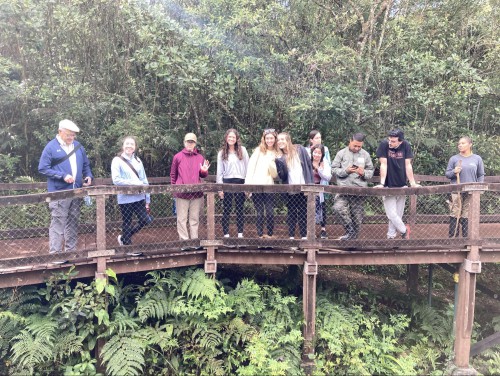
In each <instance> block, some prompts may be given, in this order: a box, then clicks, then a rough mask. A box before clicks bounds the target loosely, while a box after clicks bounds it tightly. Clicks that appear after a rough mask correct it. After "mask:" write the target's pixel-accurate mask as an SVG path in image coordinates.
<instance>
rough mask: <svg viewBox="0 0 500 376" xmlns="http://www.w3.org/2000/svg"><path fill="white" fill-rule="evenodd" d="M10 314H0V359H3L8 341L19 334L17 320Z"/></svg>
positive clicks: (7, 349) (6, 351)
mask: <svg viewBox="0 0 500 376" xmlns="http://www.w3.org/2000/svg"><path fill="white" fill-rule="evenodd" d="M15 316H16V315H14V314H12V313H11V312H8V311H7V312H0V359H5V357H6V355H7V353H8V351H9V346H10V341H11V340H12V338H13V337H14V336H16V335H17V334H18V333H19V320H18V319H16V318H15Z"/></svg>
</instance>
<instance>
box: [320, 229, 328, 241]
mask: <svg viewBox="0 0 500 376" xmlns="http://www.w3.org/2000/svg"><path fill="white" fill-rule="evenodd" d="M319 237H320V238H321V239H328V236H327V235H326V231H325V230H321V233H320V235H319Z"/></svg>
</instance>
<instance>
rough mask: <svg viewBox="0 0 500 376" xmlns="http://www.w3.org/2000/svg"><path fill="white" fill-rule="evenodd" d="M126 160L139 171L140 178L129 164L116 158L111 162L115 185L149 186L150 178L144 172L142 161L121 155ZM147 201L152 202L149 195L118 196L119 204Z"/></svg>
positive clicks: (112, 177)
mask: <svg viewBox="0 0 500 376" xmlns="http://www.w3.org/2000/svg"><path fill="white" fill-rule="evenodd" d="M121 156H122V157H123V158H125V159H126V160H127V161H128V162H129V163H130V164H131V165H132V166H133V167H134V168H135V170H136V171H137V173H138V174H139V176H137V175H136V174H135V172H134V171H132V169H131V168H130V166H129V165H127V163H125V161H124V160H123V159H121V158H120V157H114V158H113V161H112V162H111V179H112V180H113V184H114V185H149V182H148V178H147V177H146V171H145V170H144V165H143V164H142V161H141V160H140V159H137V158H135V157H134V156H133V155H132V157H131V158H129V157H127V155H126V154H125V153H123V154H122V155H121ZM144 199H145V200H146V203H147V204H149V203H150V201H151V198H150V195H149V193H148V194H130V195H127V194H119V195H117V201H118V204H130V203H132V202H137V201H141V200H144Z"/></svg>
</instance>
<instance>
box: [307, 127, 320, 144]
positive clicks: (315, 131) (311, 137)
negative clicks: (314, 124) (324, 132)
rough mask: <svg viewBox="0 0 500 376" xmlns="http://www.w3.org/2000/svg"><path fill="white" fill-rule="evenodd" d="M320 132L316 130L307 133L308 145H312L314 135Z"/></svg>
mask: <svg viewBox="0 0 500 376" xmlns="http://www.w3.org/2000/svg"><path fill="white" fill-rule="evenodd" d="M318 133H320V134H321V132H320V131H318V130H317V129H313V130H312V131H311V132H309V145H312V143H311V140H312V139H313V138H314V137H316V135H317V134H318Z"/></svg>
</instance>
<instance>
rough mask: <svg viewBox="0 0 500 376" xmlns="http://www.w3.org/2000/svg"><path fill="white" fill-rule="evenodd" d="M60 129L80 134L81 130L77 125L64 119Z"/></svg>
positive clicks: (60, 123)
mask: <svg viewBox="0 0 500 376" xmlns="http://www.w3.org/2000/svg"><path fill="white" fill-rule="evenodd" d="M59 129H66V130H68V131H71V132H80V128H78V127H77V126H76V124H75V123H73V122H72V121H71V120H68V119H64V120H61V121H60V122H59Z"/></svg>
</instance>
